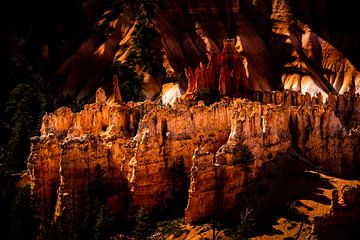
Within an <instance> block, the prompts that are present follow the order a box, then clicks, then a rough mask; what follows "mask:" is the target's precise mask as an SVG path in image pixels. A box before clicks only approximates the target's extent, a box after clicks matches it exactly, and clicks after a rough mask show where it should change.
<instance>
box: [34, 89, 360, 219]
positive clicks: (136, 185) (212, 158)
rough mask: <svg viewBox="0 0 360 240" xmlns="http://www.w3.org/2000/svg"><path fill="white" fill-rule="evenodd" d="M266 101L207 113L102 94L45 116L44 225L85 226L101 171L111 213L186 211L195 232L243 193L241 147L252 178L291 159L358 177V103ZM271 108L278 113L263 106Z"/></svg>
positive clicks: (39, 171) (282, 97)
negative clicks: (250, 158)
mask: <svg viewBox="0 0 360 240" xmlns="http://www.w3.org/2000/svg"><path fill="white" fill-rule="evenodd" d="M255 95H256V94H255ZM256 96H257V97H258V98H260V97H259V94H257V95H256ZM261 99H262V101H264V103H261V102H251V101H249V100H243V99H224V100H223V101H220V102H217V103H215V104H213V105H211V106H209V107H207V106H205V105H204V104H203V102H201V101H200V102H193V101H188V100H184V101H180V102H176V103H175V104H174V105H173V107H170V106H162V105H160V104H159V103H158V102H149V101H145V102H143V103H129V104H127V105H125V104H123V103H116V102H112V101H105V95H104V92H103V91H102V90H99V91H98V93H97V101H96V103H94V104H89V105H86V106H85V109H84V110H82V111H81V112H79V113H73V112H71V110H70V109H68V108H60V109H58V110H56V111H55V112H54V113H50V114H47V115H46V116H45V117H44V119H43V124H42V128H41V136H40V137H34V138H33V139H32V148H31V154H30V156H29V163H28V172H29V174H30V176H31V180H32V184H33V190H34V191H35V192H36V193H37V195H38V196H39V197H40V199H42V200H43V201H40V202H39V208H40V210H41V216H42V218H43V219H44V218H45V217H50V218H51V219H54V220H55V221H57V219H59V218H63V219H70V220H75V216H76V217H77V219H79V218H78V217H79V216H82V215H83V214H84V212H83V209H82V206H83V203H84V202H85V201H86V189H87V186H88V184H89V183H90V182H91V181H93V179H94V178H96V176H97V173H98V172H99V170H101V171H102V173H103V175H102V178H103V182H104V185H105V188H104V189H105V190H104V193H103V194H104V196H105V202H106V205H107V206H108V207H109V208H110V209H111V210H112V211H113V212H114V213H115V214H116V215H117V216H120V217H121V218H122V219H123V220H124V221H126V219H127V216H128V215H131V214H132V211H133V210H135V209H137V208H139V207H144V208H146V209H149V210H155V209H156V210H161V211H163V210H164V211H166V210H167V209H169V208H173V207H175V208H176V207H178V208H180V209H181V210H182V211H184V210H185V205H186V203H187V207H186V210H185V217H186V220H187V221H188V222H190V223H193V222H197V221H199V220H202V219H204V218H206V217H208V216H210V215H211V214H212V212H213V211H214V207H215V206H217V208H218V209H223V210H224V211H227V210H230V209H232V208H233V207H235V206H236V205H237V204H238V202H237V201H238V199H237V196H238V194H240V193H241V192H243V188H244V174H243V172H242V170H241V167H240V165H239V164H238V161H237V159H238V158H239V155H238V154H239V151H237V150H238V149H239V148H240V147H241V146H242V145H243V144H247V145H248V146H249V148H250V150H251V151H252V152H253V154H254V155H255V163H254V164H253V165H252V166H251V169H252V170H251V174H250V178H252V179H253V178H256V177H257V176H258V174H259V172H260V171H261V169H262V166H263V165H264V164H266V162H267V161H271V160H276V159H277V158H279V157H280V155H281V154H284V153H285V154H293V153H292V152H293V151H294V150H295V151H296V152H298V154H300V155H301V156H302V157H301V158H300V160H301V161H306V162H307V164H310V165H312V166H313V167H314V166H315V167H316V166H319V167H320V168H321V169H322V170H323V171H326V172H329V173H332V174H335V175H338V176H354V175H357V174H358V170H359V166H360V159H359V155H358V154H357V152H358V151H359V146H360V145H359V119H358V118H357V117H356V116H359V114H358V113H359V106H360V105H358V104H357V105H354V107H353V108H351V110H346V109H344V108H345V106H344V105H343V104H344V102H346V101H350V100H349V99H352V101H355V102H358V101H359V97H358V96H352V95H346V96H338V97H335V96H334V97H333V98H329V100H331V101H330V102H329V103H326V104H325V105H323V103H322V100H321V99H319V98H311V97H310V96H309V97H306V96H303V95H301V94H299V93H295V92H285V93H281V92H269V93H264V95H263V96H262V97H261ZM269 99H272V100H269ZM274 99H275V101H276V104H277V105H275V104H267V103H268V101H274ZM347 111H351V112H350V116H353V118H351V119H350V120H351V121H350V120H349V119H347V117H346V116H348V114H349V112H347ZM343 115H344V116H343ZM342 118H344V119H346V121H341V119H342ZM350 123H351V124H350ZM270 154H271V156H273V157H270V158H269V156H270ZM271 158H272V159H271ZM300 160H299V161H300ZM187 191H189V194H187ZM217 203H218V204H217Z"/></svg>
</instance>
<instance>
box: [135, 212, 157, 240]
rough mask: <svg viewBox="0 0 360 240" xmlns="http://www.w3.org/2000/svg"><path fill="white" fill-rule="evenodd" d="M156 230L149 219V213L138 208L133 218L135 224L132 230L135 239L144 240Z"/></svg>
mask: <svg viewBox="0 0 360 240" xmlns="http://www.w3.org/2000/svg"><path fill="white" fill-rule="evenodd" d="M155 229H156V225H155V223H154V221H153V219H152V218H151V216H150V214H149V212H147V211H145V210H144V209H143V208H140V210H139V211H138V213H137V214H136V216H135V223H134V228H133V235H134V236H135V238H136V239H140V240H142V239H146V237H148V236H150V235H151V234H152V233H153V232H154V231H155Z"/></svg>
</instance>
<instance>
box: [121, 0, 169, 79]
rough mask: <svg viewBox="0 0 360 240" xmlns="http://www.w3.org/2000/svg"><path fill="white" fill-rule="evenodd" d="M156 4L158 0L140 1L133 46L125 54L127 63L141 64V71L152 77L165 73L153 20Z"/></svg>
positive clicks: (158, 36)
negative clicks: (127, 53) (126, 54)
mask: <svg viewBox="0 0 360 240" xmlns="http://www.w3.org/2000/svg"><path fill="white" fill-rule="evenodd" d="M158 6H159V1H158V0H144V1H142V3H141V5H140V9H139V13H138V15H137V16H136V20H137V24H136V26H135V30H134V32H133V33H132V42H133V48H132V49H131V50H130V52H129V55H128V56H127V61H128V63H129V65H140V66H143V71H144V72H149V73H150V74H151V75H152V76H154V77H157V76H159V75H164V73H165V70H164V68H163V67H162V62H163V59H162V58H163V56H162V54H161V44H160V33H159V31H158V30H157V29H156V27H155V22H154V19H155V15H156V10H157V8H158Z"/></svg>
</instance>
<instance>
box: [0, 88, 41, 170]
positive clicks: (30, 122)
mask: <svg viewBox="0 0 360 240" xmlns="http://www.w3.org/2000/svg"><path fill="white" fill-rule="evenodd" d="M46 107H47V101H46V99H44V96H43V95H42V94H41V92H38V89H36V90H35V88H34V87H33V86H32V85H30V84H18V85H17V86H16V87H15V88H14V89H13V90H12V91H11V94H10V98H9V101H8V102H7V104H6V110H5V112H6V113H7V115H8V116H9V119H10V122H11V137H10V140H9V143H8V147H7V150H8V151H7V154H6V157H5V159H6V160H7V164H8V166H9V167H10V168H11V169H22V168H24V167H25V160H26V157H27V155H28V152H29V149H30V141H29V139H30V137H32V136H33V135H35V133H36V131H37V130H38V129H39V126H40V121H39V120H40V118H41V116H42V115H43V113H44V112H45V110H46Z"/></svg>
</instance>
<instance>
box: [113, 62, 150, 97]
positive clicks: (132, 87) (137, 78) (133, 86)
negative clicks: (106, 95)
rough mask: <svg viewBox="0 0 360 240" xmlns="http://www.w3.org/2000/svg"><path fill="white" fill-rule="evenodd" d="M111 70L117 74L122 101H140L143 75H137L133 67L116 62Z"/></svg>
mask: <svg viewBox="0 0 360 240" xmlns="http://www.w3.org/2000/svg"><path fill="white" fill-rule="evenodd" d="M112 72H114V73H115V74H118V75H119V88H120V92H121V96H122V98H123V101H124V102H129V101H134V102H136V101H141V99H142V97H141V90H142V84H143V76H142V75H138V74H137V73H136V72H135V69H134V67H131V66H128V65H127V64H119V63H118V62H115V63H114V64H113V70H112Z"/></svg>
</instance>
